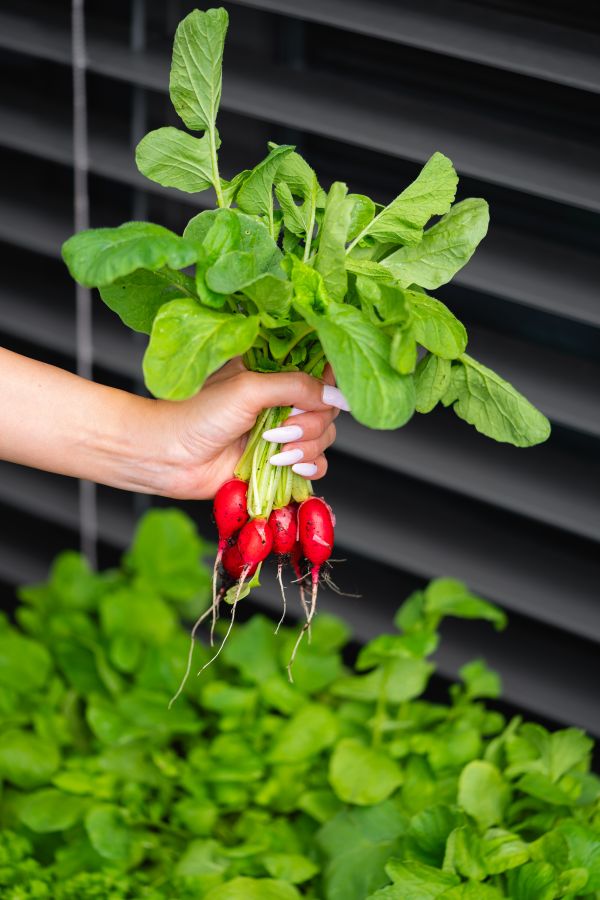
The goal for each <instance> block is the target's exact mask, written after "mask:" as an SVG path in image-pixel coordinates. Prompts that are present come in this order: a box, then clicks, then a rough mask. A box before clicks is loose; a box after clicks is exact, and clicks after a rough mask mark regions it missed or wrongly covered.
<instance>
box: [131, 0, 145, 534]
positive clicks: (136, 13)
mask: <svg viewBox="0 0 600 900" xmlns="http://www.w3.org/2000/svg"><path fill="white" fill-rule="evenodd" d="M129 44H130V47H131V49H132V51H133V53H140V52H141V51H142V50H144V49H145V47H146V0H132V4H131V19H130V35H129ZM131 90H132V94H131V128H130V134H129V137H130V142H131V148H132V152H135V148H136V147H137V145H138V143H139V142H140V141H141V139H142V138H143V136H144V135H145V133H146V129H147V118H148V116H147V107H148V103H147V96H146V90H145V88H143V87H140V85H137V84H135V85H133V87H132V89H131ZM131 213H132V215H131V218H132V219H133V220H134V221H136V222H138V221H143V220H145V219H147V218H148V195H147V194H146V193H145V191H142V190H139V189H138V188H134V189H133V200H132V210H131ZM131 341H132V342H133V346H134V348H135V350H136V356H137V355H138V354H139V355H140V356H141V354H142V353H143V351H144V349H145V348H146V343H147V338H146V336H145V335H143V334H140V333H139V332H137V331H132V333H131ZM134 386H135V391H136V393H138V394H142V395H146V388H145V386H144V381H143V379H142V378H141V377H138V378H136V379H135V382H134ZM149 507H150V498H149V497H148V495H147V494H134V495H133V511H134V514H135V518H136V519H138V518H139V517H140V516H141V515H143V513H145V512H146V510H147V509H148V508H149Z"/></svg>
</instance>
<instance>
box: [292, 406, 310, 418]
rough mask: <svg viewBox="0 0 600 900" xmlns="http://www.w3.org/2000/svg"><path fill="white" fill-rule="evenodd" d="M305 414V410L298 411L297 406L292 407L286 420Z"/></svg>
mask: <svg viewBox="0 0 600 900" xmlns="http://www.w3.org/2000/svg"><path fill="white" fill-rule="evenodd" d="M305 412H306V410H305V409H299V408H298V407H297V406H292V408H291V410H290V414H289V416H288V418H291V417H292V416H301V415H302V413H305Z"/></svg>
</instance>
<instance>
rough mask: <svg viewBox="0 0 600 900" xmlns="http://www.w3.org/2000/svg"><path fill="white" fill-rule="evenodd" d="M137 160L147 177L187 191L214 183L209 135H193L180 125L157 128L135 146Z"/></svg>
mask: <svg viewBox="0 0 600 900" xmlns="http://www.w3.org/2000/svg"><path fill="white" fill-rule="evenodd" d="M135 162H136V165H137V167H138V169H139V170H140V172H141V173H142V175H145V176H146V178H149V179H150V180H151V181H156V182H158V184H162V185H163V186H164V187H174V188H178V189H179V190H180V191H185V192H186V193H188V194H194V193H196V192H199V191H205V190H206V189H207V188H209V187H210V186H211V184H212V159H211V148H210V141H209V137H208V135H207V134H205V135H204V136H203V137H201V138H195V137H192V136H191V135H190V134H186V132H185V131H180V130H179V128H172V127H170V126H168V127H166V128H157V129H156V131H151V132H149V133H148V134H147V135H146V136H145V137H143V138H142V140H141V141H140V142H139V144H138V145H137V147H136V151H135Z"/></svg>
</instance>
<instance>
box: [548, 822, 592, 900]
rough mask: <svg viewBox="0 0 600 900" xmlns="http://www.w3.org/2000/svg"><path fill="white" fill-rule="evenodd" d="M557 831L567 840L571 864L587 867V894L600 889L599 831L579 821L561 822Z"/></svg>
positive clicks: (577, 866)
mask: <svg viewBox="0 0 600 900" xmlns="http://www.w3.org/2000/svg"><path fill="white" fill-rule="evenodd" d="M556 831H557V832H558V834H559V835H561V836H562V837H563V838H564V840H565V841H566V844H567V847H568V852H569V864H570V868H573V869H587V871H588V880H587V881H586V883H585V891H586V894H591V893H592V892H593V891H598V890H600V841H599V840H598V832H597V830H595V829H592V828H589V827H588V826H587V825H584V824H580V823H578V822H572V821H571V822H570V821H566V822H561V824H560V825H559V826H558V827H557V828H556Z"/></svg>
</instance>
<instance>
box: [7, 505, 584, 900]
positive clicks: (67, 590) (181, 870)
mask: <svg viewBox="0 0 600 900" xmlns="http://www.w3.org/2000/svg"><path fill="white" fill-rule="evenodd" d="M209 549H211V548H209V547H207V546H206V545H204V544H203V542H202V541H201V539H200V538H199V537H198V535H197V534H196V532H195V529H194V526H193V524H192V522H191V521H190V520H189V519H188V518H187V517H186V516H185V515H184V514H183V513H182V512H180V511H178V510H164V511H157V510H155V511H152V512H150V513H148V514H147V515H146V517H145V518H144V519H143V520H142V521H141V523H140V525H139V527H138V530H137V532H136V535H135V538H134V541H133V545H132V547H131V549H130V551H129V552H128V553H127V554H126V555H125V556H124V559H123V563H122V566H121V568H120V569H118V570H110V571H106V572H103V573H98V574H96V573H93V572H91V571H90V570H89V568H88V566H87V564H86V562H85V560H84V559H83V558H82V557H81V556H80V555H78V554H76V553H74V552H67V553H64V554H62V555H61V556H59V557H58V559H57V560H56V562H55V564H54V566H53V567H52V570H51V573H50V576H49V579H48V581H47V583H46V584H41V585H34V586H28V587H24V588H22V589H21V591H20V601H21V602H20V605H19V607H18V608H17V610H16V624H13V623H11V622H10V621H9V620H8V618H6V617H3V618H2V619H1V620H0V720H1V725H0V729H1V730H0V781H1V794H0V825H1V828H2V830H1V831H0V896H2V898H3V900H33V898H36V900H43V898H48V900H50V898H51V900H120V898H131V900H137V898H152V900H167V898H168V900H191V898H204V900H299V898H302V897H311V898H313V900H367V898H369V900H430V898H443V900H499V898H511V900H554V898H593V897H598V896H600V804H599V799H598V798H599V795H600V780H599V779H598V778H597V777H596V776H595V775H593V774H592V773H590V771H589V761H590V753H591V751H592V748H593V744H592V741H591V740H590V738H589V737H587V736H586V735H585V734H584V733H583V732H582V731H580V730H578V729H576V728H568V729H565V730H562V731H556V732H554V733H551V732H549V731H547V730H546V729H545V728H543V727H541V726H540V725H537V724H535V723H530V722H524V721H522V719H521V718H520V717H517V718H514V719H512V720H511V721H507V720H506V719H505V717H504V716H503V715H502V714H501V713H500V712H499V711H498V710H497V709H494V705H493V700H494V698H496V697H498V696H499V693H500V682H499V678H498V676H497V675H496V674H495V673H494V672H492V671H490V670H489V669H488V668H487V667H486V666H485V663H484V662H483V661H481V660H478V661H474V662H468V661H466V664H465V665H464V666H463V668H462V669H461V671H460V678H461V680H460V682H459V683H457V684H455V685H452V686H451V687H450V689H449V693H448V699H447V702H445V703H433V702H429V701H427V700H426V699H423V693H424V692H425V691H426V689H427V684H428V681H429V679H430V677H431V675H432V673H433V671H434V664H433V663H432V662H431V655H432V654H433V653H434V651H435V649H436V647H437V644H438V639H439V634H438V629H439V624H440V622H441V620H442V619H443V618H444V617H445V616H458V617H461V618H465V619H473V618H479V619H485V620H487V621H489V623H490V627H496V628H502V627H503V626H504V625H505V617H504V614H503V612H502V611H501V610H499V609H498V608H497V607H495V606H493V605H492V604H490V603H487V602H486V601H484V600H482V599H480V598H478V597H475V596H473V595H472V594H471V593H470V592H469V591H468V589H467V588H466V587H465V586H464V585H462V584H460V583H459V582H456V581H453V580H451V579H438V580H436V581H433V582H431V583H430V584H429V585H428V586H427V587H426V588H425V589H424V590H422V591H418V592H416V593H414V594H412V595H411V596H410V597H409V598H408V599H407V600H406V601H405V602H404V603H403V604H402V605H401V606H400V608H399V610H398V613H397V615H396V617H395V621H394V623H393V625H392V623H391V622H390V633H389V634H384V635H381V636H379V637H377V638H376V639H374V640H372V641H371V642H369V643H368V644H367V645H366V646H364V647H363V648H362V649H361V650H360V652H359V654H358V658H357V660H356V664H355V666H354V668H353V669H351V668H349V667H347V665H345V663H344V660H343V656H342V651H343V649H344V646H345V645H346V644H347V642H348V640H349V633H348V629H347V626H346V625H345V624H344V623H343V622H341V621H339V620H338V619H335V618H333V617H331V616H328V615H326V614H323V613H321V614H319V615H318V616H317V617H316V618H315V620H314V622H313V626H312V641H311V643H310V644H308V643H306V642H305V643H304V644H303V645H302V647H301V648H300V650H299V653H298V656H297V659H296V664H295V669H294V679H295V680H294V684H290V683H289V682H288V681H287V678H286V673H285V667H286V664H287V662H288V659H289V654H290V649H291V647H292V645H293V643H294V641H295V632H294V631H293V630H291V629H282V631H281V632H280V634H279V635H278V636H277V637H276V636H275V635H274V633H273V632H274V623H273V622H271V621H270V620H269V619H267V618H265V617H264V616H261V615H255V616H254V617H253V618H251V619H250V620H249V621H248V622H246V623H245V624H243V625H239V627H238V628H237V629H236V630H234V632H233V633H232V635H231V638H230V640H229V642H228V643H227V644H226V645H225V646H224V648H223V651H222V653H221V654H220V656H219V658H218V659H217V660H216V661H215V663H214V664H213V665H212V666H211V667H210V668H208V669H206V670H205V671H204V672H203V673H202V676H201V677H200V678H196V677H194V678H192V679H190V680H189V682H188V683H187V685H186V687H185V690H184V692H183V695H182V696H181V697H180V698H179V701H178V703H177V704H176V705H175V706H174V707H173V709H172V710H170V711H169V710H168V709H167V704H168V701H169V698H170V696H171V695H172V694H173V692H174V690H175V689H176V687H177V685H178V684H179V681H180V679H181V675H182V668H183V664H184V659H185V656H186V652H187V645H188V640H189V639H188V636H187V634H186V632H185V631H184V629H183V628H182V626H181V625H180V624H179V619H180V616H182V615H183V616H184V617H186V618H193V617H195V616H196V615H197V614H198V613H199V611H200V609H201V608H202V607H203V606H205V605H206V603H207V602H208V600H209V594H210V587H209V585H210V573H209V572H208V571H207V570H206V569H205V567H204V566H203V564H202V563H201V562H200V558H201V556H202V555H203V554H205V553H206V552H207V551H208V550H209ZM358 602H360V601H358ZM506 639H507V640H510V638H509V637H508V636H507V638H506ZM196 652H197V653H198V654H199V656H200V657H201V658H202V660H206V659H208V658H209V650H208V648H207V647H205V646H203V645H199V646H198V648H197V651H196ZM488 698H489V700H491V701H492V703H491V704H487V702H486V701H487V700H488Z"/></svg>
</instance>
